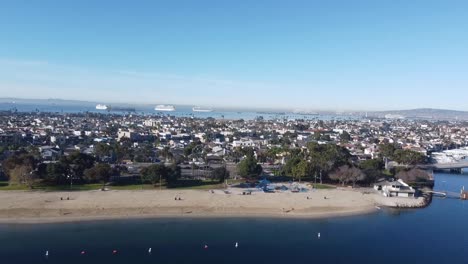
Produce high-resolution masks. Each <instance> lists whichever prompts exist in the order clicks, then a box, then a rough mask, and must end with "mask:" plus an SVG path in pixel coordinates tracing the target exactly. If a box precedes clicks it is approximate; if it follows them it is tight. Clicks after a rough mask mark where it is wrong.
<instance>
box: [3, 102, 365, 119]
mask: <svg viewBox="0 0 468 264" xmlns="http://www.w3.org/2000/svg"><path fill="white" fill-rule="evenodd" d="M176 109H177V110H176V111H174V112H163V113H160V112H157V111H155V110H154V106H148V105H146V106H141V105H140V106H137V107H135V113H137V114H142V115H156V114H164V115H171V116H176V117H191V116H193V117H196V118H208V117H212V118H216V119H221V118H225V119H245V120H253V119H255V118H257V117H259V116H262V117H263V118H264V119H267V120H271V119H284V118H286V119H305V120H312V119H321V120H330V119H337V120H348V119H357V118H360V117H357V116H350V115H312V114H311V115H301V114H296V113H283V112H281V113H273V112H272V113H269V112H255V111H251V110H250V111H235V110H223V109H214V111H213V112H193V111H192V107H188V106H182V107H177V108H176ZM10 110H17V111H19V112H36V111H39V112H51V113H85V112H91V113H102V114H105V113H107V112H106V111H101V110H96V106H95V105H94V104H89V103H85V104H83V105H67V104H26V103H11V102H0V111H10ZM111 113H114V114H115V113H124V112H111Z"/></svg>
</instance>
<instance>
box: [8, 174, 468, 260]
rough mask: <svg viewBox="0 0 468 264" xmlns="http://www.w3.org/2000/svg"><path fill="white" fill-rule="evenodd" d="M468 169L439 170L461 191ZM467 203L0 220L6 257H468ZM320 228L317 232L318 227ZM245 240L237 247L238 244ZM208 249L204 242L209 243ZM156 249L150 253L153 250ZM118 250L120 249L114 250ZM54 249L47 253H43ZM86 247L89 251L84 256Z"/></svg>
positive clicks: (444, 181)
mask: <svg viewBox="0 0 468 264" xmlns="http://www.w3.org/2000/svg"><path fill="white" fill-rule="evenodd" d="M463 185H465V186H467V187H468V175H454V174H437V175H436V189H447V190H450V191H459V190H460V188H461V186H463ZM467 219H468V203H467V202H466V201H460V200H456V199H441V198H435V199H434V201H433V203H432V204H431V205H430V206H429V207H428V208H425V209H416V210H382V211H381V212H379V213H376V214H370V215H364V216H356V217H346V218H337V219H322V220H305V219H157V220H119V221H102V222H87V223H66V224H40V225H19V224H10V225H0V260H1V263H88V264H93V263H468V256H467V254H466V249H467V248H468V228H467V221H466V220H467ZM319 232H320V233H321V238H320V239H318V237H317V234H318V233H319ZM236 242H238V243H239V247H238V248H235V247H234V245H235V243H236ZM205 244H206V245H208V249H204V245H205ZM150 247H151V248H152V254H151V255H150V254H148V249H149V248H150ZM114 249H116V250H118V253H117V254H115V255H113V254H112V251H113V250H114ZM46 250H49V257H48V258H46V257H45V256H44V254H45V252H46ZM83 250H85V251H86V254H85V255H81V251H83Z"/></svg>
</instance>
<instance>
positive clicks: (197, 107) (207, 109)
mask: <svg viewBox="0 0 468 264" xmlns="http://www.w3.org/2000/svg"><path fill="white" fill-rule="evenodd" d="M192 111H193V112H203V113H209V112H213V109H212V108H205V107H200V106H195V107H193V108H192Z"/></svg>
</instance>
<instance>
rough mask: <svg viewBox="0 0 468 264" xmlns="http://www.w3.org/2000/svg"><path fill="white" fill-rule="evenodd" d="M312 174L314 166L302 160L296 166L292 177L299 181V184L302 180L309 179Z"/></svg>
mask: <svg viewBox="0 0 468 264" xmlns="http://www.w3.org/2000/svg"><path fill="white" fill-rule="evenodd" d="M311 173H312V165H311V164H310V163H309V162H308V161H307V160H301V161H300V162H299V163H298V164H296V166H294V167H293V169H292V175H293V177H294V178H295V179H298V180H299V182H300V181H301V178H303V177H307V176H309V175H311Z"/></svg>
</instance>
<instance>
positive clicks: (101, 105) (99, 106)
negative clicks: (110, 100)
mask: <svg viewBox="0 0 468 264" xmlns="http://www.w3.org/2000/svg"><path fill="white" fill-rule="evenodd" d="M96 109H97V110H107V109H109V107H108V106H107V105H104V104H98V105H96Z"/></svg>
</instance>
